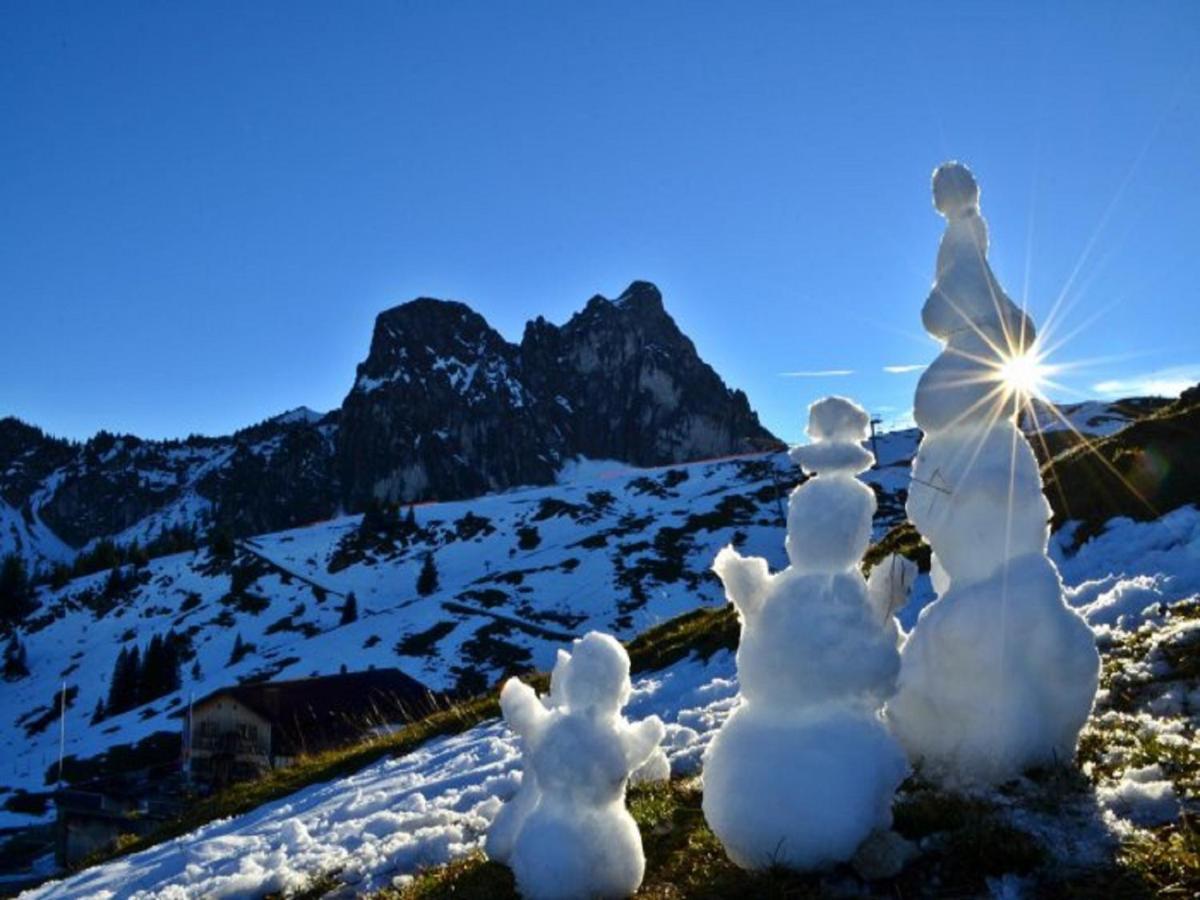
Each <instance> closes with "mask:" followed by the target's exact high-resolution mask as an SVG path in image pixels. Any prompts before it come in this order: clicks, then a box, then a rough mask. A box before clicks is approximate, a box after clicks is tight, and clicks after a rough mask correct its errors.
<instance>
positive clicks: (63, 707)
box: [54, 681, 67, 790]
mask: <svg viewBox="0 0 1200 900" xmlns="http://www.w3.org/2000/svg"><path fill="white" fill-rule="evenodd" d="M66 749H67V683H66V681H64V682H63V683H62V693H61V694H60V695H59V700H58V780H57V782H56V783H55V785H54V787H55V790H58V789H60V788H62V773H63V754H64V753H65V752H66Z"/></svg>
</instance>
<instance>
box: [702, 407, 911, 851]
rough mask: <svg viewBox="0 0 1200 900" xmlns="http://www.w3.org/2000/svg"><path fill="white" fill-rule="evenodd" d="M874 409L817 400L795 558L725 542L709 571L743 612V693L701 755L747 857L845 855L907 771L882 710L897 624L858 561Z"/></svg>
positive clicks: (721, 830)
mask: <svg viewBox="0 0 1200 900" xmlns="http://www.w3.org/2000/svg"><path fill="white" fill-rule="evenodd" d="M867 428H868V417H867V414H866V412H864V411H863V410H862V408H861V407H859V406H857V405H856V404H854V403H853V402H851V401H849V400H845V399H843V398H840V397H831V398H827V399H825V400H821V401H819V402H817V403H814V404H813V405H812V406H811V407H810V409H809V424H808V434H809V436H810V437H811V438H812V441H813V442H812V443H811V444H809V445H807V446H804V447H799V448H797V449H796V450H794V451H792V459H793V460H794V461H795V462H797V463H799V464H800V466H801V467H802V468H803V469H804V471H805V472H806V473H809V474H811V475H814V476H815V477H813V478H810V479H809V480H808V481H806V482H805V483H804V484H802V485H801V486H800V487H798V488H797V489H796V490H795V491H793V492H792V495H791V498H790V500H789V505H788V533H787V540H786V542H785V545H786V548H787V554H788V560H789V563H790V565H789V566H788V568H786V569H784V570H783V571H782V572H779V573H778V574H774V575H772V574H771V573H770V572H769V571H768V569H767V563H766V561H765V560H763V559H760V558H745V557H742V556H740V555H739V554H738V553H737V552H736V551H735V550H733V549H732V548H731V547H726V548H725V549H723V550H722V551H721V552H720V553H719V554H718V555H717V558H716V561H715V563H714V564H713V570H714V571H715V572H716V573H717V575H718V576H719V577H720V578H721V581H722V582H723V583H724V585H725V593H726V596H727V597H728V598H729V600H730V601H731V602H732V603H733V604H734V606H735V607H736V608H737V611H738V616H739V619H740V621H741V626H742V636H741V643H740V645H739V647H738V653H737V667H738V681H739V685H740V702H739V705H738V707H737V708H736V709H735V711H734V713H733V714H732V715H731V716H730V717H729V719H728V720H727V721H726V722H725V724H724V725H723V726H722V727H721V729H720V731H719V732H718V733H717V735H716V736H715V737H714V739H713V742H712V744H711V745H710V746H709V748H708V751H707V752H706V754H705V758H704V773H703V779H704V815H705V818H706V819H707V820H708V824H709V826H710V827H711V828H712V830H713V832H714V833H715V834H716V835H717V837H718V838H719V839H720V841H721V843H722V844H723V845H724V847H725V850H726V852H727V853H728V854H729V857H730V858H731V859H732V860H733V861H734V862H735V863H737V864H738V865H739V866H742V867H743V868H748V869H762V868H767V867H769V866H772V865H784V866H787V867H789V868H794V869H816V868H822V867H825V866H828V865H831V864H834V863H837V862H841V861H844V860H847V859H849V858H850V857H851V856H852V855H853V854H854V851H855V850H856V849H857V848H858V846H859V844H861V843H862V841H863V840H864V839H865V838H867V837H868V836H869V835H870V834H871V832H872V831H874V830H876V829H883V828H887V827H888V826H889V825H890V824H891V805H892V796H893V794H894V793H895V790H896V788H897V787H898V786H899V784H900V782H901V781H902V780H903V779H904V777H905V775H906V774H907V770H908V767H907V763H906V762H905V758H904V754H903V752H902V751H901V749H900V747H899V746H898V745H897V744H896V742H895V741H894V740H893V739H892V737H891V735H890V734H889V733H888V731H887V730H886V729H885V728H884V726H883V724H882V721H881V719H880V716H879V709H880V707H881V706H882V704H883V702H884V700H885V699H886V698H887V697H888V696H889V695H890V694H891V693H892V690H893V687H894V685H895V680H896V674H897V671H898V669H899V666H900V660H899V655H898V653H897V650H896V631H895V624H894V621H893V620H892V618H891V616H890V614H889V615H887V616H886V617H885V616H882V615H880V611H879V610H877V609H876V608H875V607H873V606H872V603H871V601H870V598H869V597H868V593H867V583H866V580H865V579H864V578H863V576H862V574H861V573H860V571H859V569H858V563H859V560H860V558H861V556H862V554H863V552H864V551H865V550H866V548H867V543H868V541H869V540H870V535H871V518H872V516H873V515H874V512H875V496H874V494H873V493H872V491H871V490H870V488H868V487H866V486H865V485H864V484H862V483H861V482H860V481H858V479H857V478H855V476H856V475H857V474H858V473H860V472H862V471H865V470H866V469H867V468H869V467H870V465H871V463H872V461H873V457H872V456H871V454H870V453H869V452H868V451H867V450H865V449H864V448H863V447H862V444H861V442H862V440H863V439H864V438H865V437H866V435H867Z"/></svg>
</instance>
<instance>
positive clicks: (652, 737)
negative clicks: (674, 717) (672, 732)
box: [624, 716, 667, 772]
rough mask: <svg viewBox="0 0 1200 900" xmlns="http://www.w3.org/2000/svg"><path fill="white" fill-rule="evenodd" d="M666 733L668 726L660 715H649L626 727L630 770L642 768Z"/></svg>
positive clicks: (626, 749) (626, 747) (626, 744)
mask: <svg viewBox="0 0 1200 900" xmlns="http://www.w3.org/2000/svg"><path fill="white" fill-rule="evenodd" d="M666 733H667V729H666V726H664V725H663V723H662V719H660V718H659V717H658V716H647V717H646V718H645V719H642V721H640V722H637V723H635V724H633V725H630V726H629V727H628V729H626V731H625V735H624V737H625V762H626V764H627V765H628V766H629V771H630V772H633V771H636V770H637V769H639V768H641V766H642V764H643V763H645V762H646V760H648V759H649V758H650V755H651V754H652V753H653V752H654V750H655V748H656V747H658V745H659V744H660V743H662V739H663V736H664V735H665V734H666Z"/></svg>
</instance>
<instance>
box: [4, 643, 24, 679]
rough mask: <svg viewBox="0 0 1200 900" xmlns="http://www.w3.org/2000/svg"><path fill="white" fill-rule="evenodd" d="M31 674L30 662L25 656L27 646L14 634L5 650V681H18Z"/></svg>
mask: <svg viewBox="0 0 1200 900" xmlns="http://www.w3.org/2000/svg"><path fill="white" fill-rule="evenodd" d="M28 674H29V662H28V659H27V658H26V655H25V645H24V644H22V643H21V640H20V638H18V637H17V635H16V633H15V632H14V633H13V635H12V637H10V638H9V639H8V646H7V647H5V648H4V680H5V681H17V680H18V679H21V678H24V677H25V676H26V675H28Z"/></svg>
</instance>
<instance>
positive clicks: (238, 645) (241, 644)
mask: <svg viewBox="0 0 1200 900" xmlns="http://www.w3.org/2000/svg"><path fill="white" fill-rule="evenodd" d="M253 652H254V645H253V644H247V643H246V642H245V641H243V640H242V635H241V632H239V633H238V636H237V638H235V639H234V642H233V651H232V652H231V653H230V654H229V664H230V665H231V666H232V665H234V664H236V663H239V662H241V661H242V658H243V657H245V656H246V655H247V654H249V653H253Z"/></svg>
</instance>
